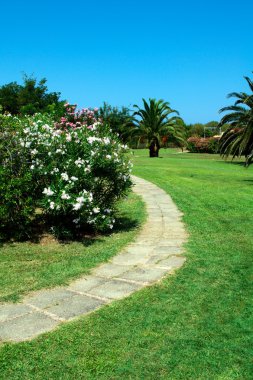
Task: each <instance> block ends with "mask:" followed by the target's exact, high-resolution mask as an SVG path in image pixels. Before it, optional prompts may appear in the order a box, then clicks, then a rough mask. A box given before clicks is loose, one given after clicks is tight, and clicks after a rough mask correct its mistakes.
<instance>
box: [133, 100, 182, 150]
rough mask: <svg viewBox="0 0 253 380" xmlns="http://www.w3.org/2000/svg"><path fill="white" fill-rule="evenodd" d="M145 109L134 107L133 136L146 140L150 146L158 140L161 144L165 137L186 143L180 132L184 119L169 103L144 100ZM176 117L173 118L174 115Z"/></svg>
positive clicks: (139, 139)
mask: <svg viewBox="0 0 253 380" xmlns="http://www.w3.org/2000/svg"><path fill="white" fill-rule="evenodd" d="M142 101H143V105H144V108H140V107H139V106H138V105H134V108H136V111H135V112H134V114H133V116H134V126H133V129H132V130H131V136H133V137H136V138H137V139H138V141H141V140H146V142H147V143H148V144H150V142H151V141H152V140H153V139H154V138H156V139H158V142H159V144H161V142H162V138H163V137H164V136H169V135H170V136H173V138H174V139H175V140H177V141H181V142H182V143H183V142H184V136H183V134H182V132H181V130H180V123H181V125H182V119H181V118H180V117H179V116H178V115H179V113H178V111H176V110H173V109H172V108H171V107H170V105H169V103H168V102H165V101H164V100H162V99H160V100H156V99H149V103H148V102H147V101H146V100H145V99H142ZM173 113H174V114H176V116H175V115H174V116H171V115H172V114H173Z"/></svg>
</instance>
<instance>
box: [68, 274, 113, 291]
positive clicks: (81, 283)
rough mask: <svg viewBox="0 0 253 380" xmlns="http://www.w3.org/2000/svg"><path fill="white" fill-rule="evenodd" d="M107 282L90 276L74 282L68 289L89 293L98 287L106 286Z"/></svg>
mask: <svg viewBox="0 0 253 380" xmlns="http://www.w3.org/2000/svg"><path fill="white" fill-rule="evenodd" d="M106 282H107V280H106V279H105V278H101V277H95V276H89V277H85V278H81V279H79V280H76V281H74V282H72V283H71V284H70V285H69V287H68V289H70V290H73V291H77V292H84V293H86V292H88V291H89V290H90V289H92V288H95V287H96V286H99V285H102V284H105V283H106Z"/></svg>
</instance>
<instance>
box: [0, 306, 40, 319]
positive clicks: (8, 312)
mask: <svg viewBox="0 0 253 380" xmlns="http://www.w3.org/2000/svg"><path fill="white" fill-rule="evenodd" d="M32 311H33V309H32V308H31V307H29V306H27V305H23V304H9V305H8V304H5V305H0V322H4V321H6V320H8V319H13V318H17V317H21V315H25V314H28V313H30V312H32Z"/></svg>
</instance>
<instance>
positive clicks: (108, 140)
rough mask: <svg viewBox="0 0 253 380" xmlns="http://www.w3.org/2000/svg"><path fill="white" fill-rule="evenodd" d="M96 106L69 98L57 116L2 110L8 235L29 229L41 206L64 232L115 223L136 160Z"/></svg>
mask: <svg viewBox="0 0 253 380" xmlns="http://www.w3.org/2000/svg"><path fill="white" fill-rule="evenodd" d="M96 112H97V110H90V109H84V110H82V111H79V112H76V110H75V106H71V105H69V104H67V105H66V115H65V116H64V117H62V118H61V120H60V121H58V122H57V123H55V122H54V120H53V119H52V118H51V117H50V116H48V115H41V114H36V115H34V116H32V117H23V118H21V119H19V118H17V117H12V116H3V117H2V119H3V121H2V124H0V125H1V129H0V146H1V148H2V149H1V157H0V160H1V162H0V163H1V171H0V183H1V204H2V205H3V207H1V212H0V223H1V227H0V231H1V235H2V238H6V237H14V236H15V237H18V238H20V237H21V236H23V237H25V236H27V235H28V236H29V231H30V229H31V227H32V225H33V224H34V220H35V218H36V215H37V214H38V211H39V214H42V215H44V216H45V220H46V221H47V223H48V225H50V227H51V229H52V231H53V232H54V233H55V234H57V235H61V236H62V235H63V234H64V235H66V237H70V236H72V235H73V234H79V233H81V231H84V230H85V229H87V228H90V227H92V229H95V230H104V229H107V228H109V229H111V228H113V224H114V217H113V213H114V208H115V202H116V200H118V199H119V198H120V197H122V196H124V195H125V194H126V193H127V190H128V189H129V188H130V186H131V180H130V171H131V163H130V161H129V158H128V156H127V155H126V154H125V153H126V152H127V147H126V146H124V145H122V144H121V143H120V141H119V140H118V138H117V136H115V135H114V134H113V133H112V132H111V131H110V129H109V127H107V126H106V125H104V124H103V123H102V120H98V119H97V118H96Z"/></svg>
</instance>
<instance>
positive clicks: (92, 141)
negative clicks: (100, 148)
mask: <svg viewBox="0 0 253 380" xmlns="http://www.w3.org/2000/svg"><path fill="white" fill-rule="evenodd" d="M87 141H88V143H89V144H92V143H94V142H95V141H101V139H100V138H99V137H95V136H90V137H88V138H87Z"/></svg>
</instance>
